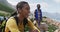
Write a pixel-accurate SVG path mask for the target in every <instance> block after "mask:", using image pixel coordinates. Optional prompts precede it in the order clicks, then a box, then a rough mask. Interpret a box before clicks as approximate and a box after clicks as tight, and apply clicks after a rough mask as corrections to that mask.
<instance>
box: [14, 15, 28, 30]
mask: <svg viewBox="0 0 60 32" xmlns="http://www.w3.org/2000/svg"><path fill="white" fill-rule="evenodd" d="M14 18H15V20H16V23H17V25H18V17H17V16H14ZM27 23H28V20H27V19H26V18H24V19H23V25H24V28H25V26H26V24H27ZM24 31H25V29H24Z"/></svg>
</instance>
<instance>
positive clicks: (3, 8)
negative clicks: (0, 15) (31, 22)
mask: <svg viewBox="0 0 60 32" xmlns="http://www.w3.org/2000/svg"><path fill="white" fill-rule="evenodd" d="M0 10H2V11H6V12H9V13H12V12H13V11H14V9H12V8H10V7H8V6H7V5H4V4H2V3H0Z"/></svg>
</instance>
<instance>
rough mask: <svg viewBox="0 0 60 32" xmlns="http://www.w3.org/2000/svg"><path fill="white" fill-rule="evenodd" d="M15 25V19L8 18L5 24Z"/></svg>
mask: <svg viewBox="0 0 60 32" xmlns="http://www.w3.org/2000/svg"><path fill="white" fill-rule="evenodd" d="M14 23H15V19H14V17H10V18H9V19H8V20H7V22H6V24H8V25H9V24H14Z"/></svg>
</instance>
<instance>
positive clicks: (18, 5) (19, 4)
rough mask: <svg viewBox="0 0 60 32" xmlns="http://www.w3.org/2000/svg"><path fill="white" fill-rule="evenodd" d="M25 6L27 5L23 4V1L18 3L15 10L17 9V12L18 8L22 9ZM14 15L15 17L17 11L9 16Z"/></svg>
mask: <svg viewBox="0 0 60 32" xmlns="http://www.w3.org/2000/svg"><path fill="white" fill-rule="evenodd" d="M25 4H28V3H27V2H25V1H21V2H19V3H18V4H17V5H16V9H17V10H18V8H19V9H22V8H23V7H24V5H25ZM15 15H17V11H15V12H13V13H12V14H11V16H15Z"/></svg>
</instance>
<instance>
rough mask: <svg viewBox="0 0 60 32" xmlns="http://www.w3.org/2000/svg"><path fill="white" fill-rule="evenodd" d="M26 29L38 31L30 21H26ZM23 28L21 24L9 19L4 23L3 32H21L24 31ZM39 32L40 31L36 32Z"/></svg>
mask: <svg viewBox="0 0 60 32" xmlns="http://www.w3.org/2000/svg"><path fill="white" fill-rule="evenodd" d="M27 25H28V27H29V28H30V29H32V30H35V29H36V30H38V29H37V27H35V26H34V24H33V23H32V22H31V21H30V19H28V23H27ZM23 29H24V26H23V24H21V25H20V24H19V25H17V24H16V21H15V18H14V17H11V18H9V19H8V21H7V23H6V27H5V32H9V31H11V32H23V31H24V30H23ZM38 31H39V32H40V30H38Z"/></svg>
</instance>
